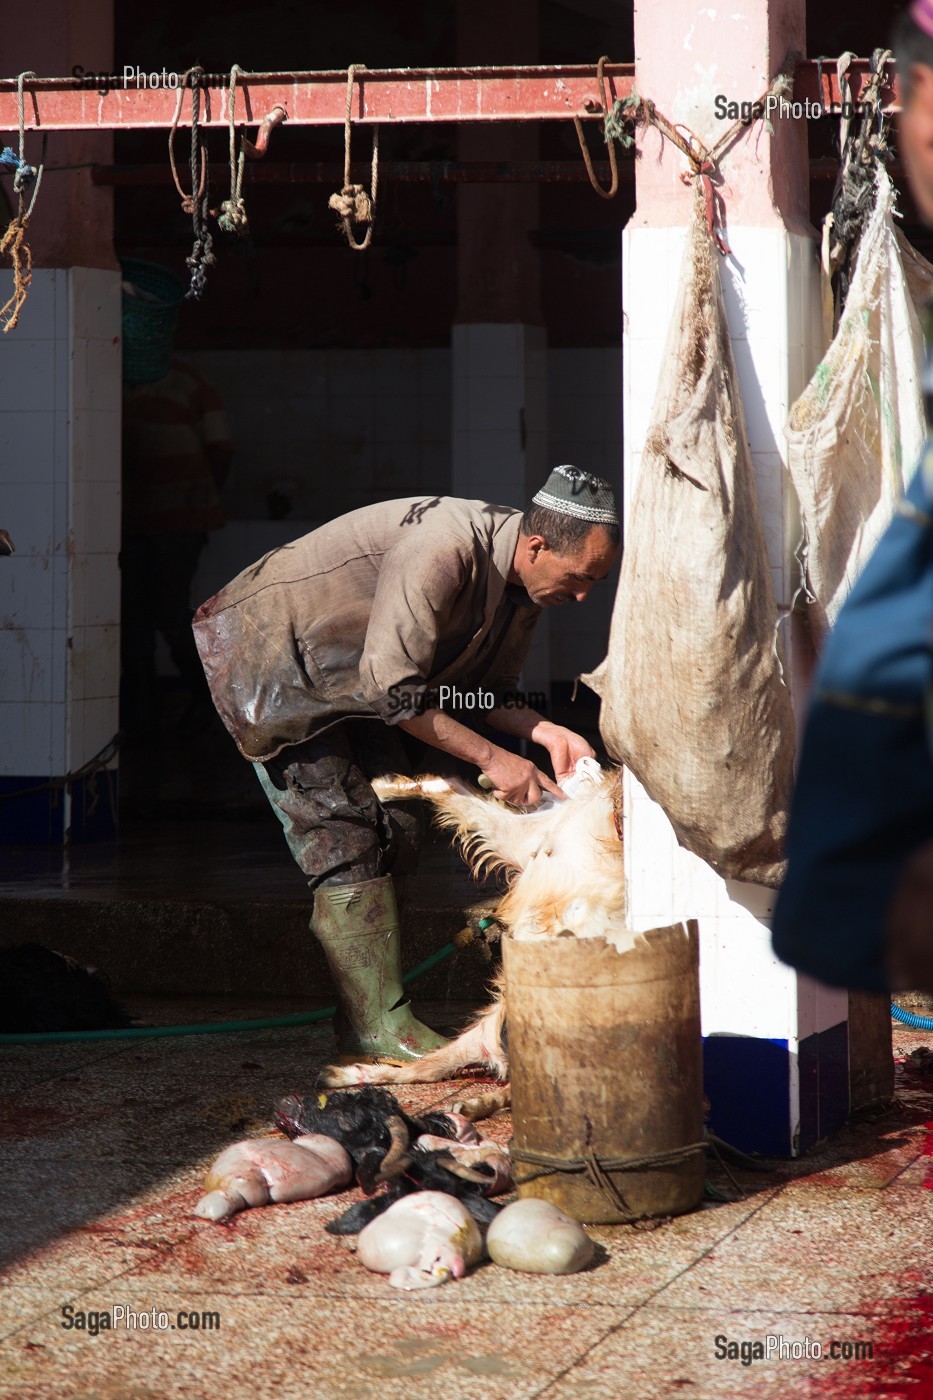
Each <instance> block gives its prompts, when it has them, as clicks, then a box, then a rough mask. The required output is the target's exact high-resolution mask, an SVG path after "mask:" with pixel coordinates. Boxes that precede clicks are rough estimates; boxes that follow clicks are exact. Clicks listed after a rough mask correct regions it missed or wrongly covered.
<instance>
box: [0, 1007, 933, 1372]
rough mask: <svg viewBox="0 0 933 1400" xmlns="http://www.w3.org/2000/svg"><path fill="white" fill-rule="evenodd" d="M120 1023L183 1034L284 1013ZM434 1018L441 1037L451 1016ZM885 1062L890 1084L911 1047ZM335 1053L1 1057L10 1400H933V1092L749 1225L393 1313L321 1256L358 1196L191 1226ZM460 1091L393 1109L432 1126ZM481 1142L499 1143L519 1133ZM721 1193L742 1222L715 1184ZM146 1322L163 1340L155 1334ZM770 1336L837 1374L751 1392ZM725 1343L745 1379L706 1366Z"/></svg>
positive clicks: (614, 1248)
mask: <svg viewBox="0 0 933 1400" xmlns="http://www.w3.org/2000/svg"><path fill="white" fill-rule="evenodd" d="M133 1009H134V1010H135V1011H137V1013H138V1014H144V1015H145V1016H146V1018H147V1019H150V1020H163V1021H165V1022H167V1023H170V1022H172V1021H175V1020H190V1019H192V1018H194V1017H195V1016H196V1017H197V1018H198V1019H201V1018H204V1019H209V1018H211V1017H220V1016H224V1015H226V1016H230V1015H241V1014H254V1015H258V1014H261V1013H268V1012H270V1011H271V1012H275V1011H279V1010H285V1009H290V1006H289V1005H288V1004H287V1003H285V1002H284V1001H281V1002H279V1003H277V1004H275V1005H272V1004H271V1003H269V1002H268V1001H263V1003H262V1005H261V1006H256V1005H254V1006H249V1007H248V1006H244V1005H242V1004H238V1005H236V1006H231V1005H230V1004H221V1003H213V1004H210V1003H206V1002H205V1003H204V1004H202V1005H199V1006H197V1007H192V1006H191V1004H190V1003H186V1004H184V1006H182V1007H180V1006H179V1005H178V1004H176V1003H169V1002H162V1003H157V1004H156V1003H148V1004H146V1005H143V1004H142V1003H138V1004H136V1005H135V1006H134V1008H133ZM421 1009H422V1011H423V1013H424V1014H425V1015H426V1016H427V1017H428V1018H429V1019H430V1018H431V1016H432V1015H433V1017H434V1019H435V1021H440V1020H442V1019H443V1020H447V1019H449V1018H450V1016H451V1014H452V1010H453V1009H452V1008H451V1007H449V1006H447V1007H440V1006H434V1007H431V1006H428V1007H425V1008H421ZM926 1039H927V1040H929V1039H930V1037H929V1036H927V1037H926ZM895 1041H896V1045H897V1053H898V1055H899V1056H900V1057H903V1055H904V1053H905V1052H906V1051H907V1050H909V1049H911V1048H912V1047H913V1046H914V1045H917V1044H921V1043H924V1036H923V1033H922V1032H910V1031H897V1032H896V1034H895ZM329 1048H330V1031H329V1028H328V1027H326V1026H323V1027H315V1028H311V1029H300V1030H286V1031H278V1032H269V1031H266V1032H262V1031H257V1032H248V1033H244V1034H239V1035H226V1036H213V1037H197V1038H179V1039H167V1040H166V1039H160V1040H149V1041H144V1042H138V1041H137V1042H132V1041H130V1042H127V1041H122V1042H121V1041H115V1042H102V1043H97V1044H94V1045H80V1046H79V1045H60V1046H57V1047H54V1048H48V1049H46V1048H43V1049H41V1050H36V1049H33V1048H27V1047H23V1048H4V1050H3V1051H2V1058H0V1170H2V1173H3V1183H4V1189H3V1193H2V1197H0V1216H2V1219H3V1225H2V1239H3V1246H4V1255H5V1260H6V1264H5V1270H4V1272H3V1273H2V1275H0V1339H2V1340H0V1396H3V1397H11V1400H12V1397H17V1400H20V1397H22V1400H40V1397H42V1400H46V1397H63V1400H64V1398H65V1397H67V1400H173V1398H174V1397H176V1396H177V1397H182V1396H184V1397H191V1396H198V1397H200V1396H214V1395H218V1396H221V1395H222V1396H225V1397H227V1396H229V1397H234V1398H235V1400H236V1398H238V1397H241V1396H242V1397H253V1396H256V1397H266V1396H269V1397H273V1396H274V1397H277V1400H281V1397H283V1396H293V1395H296V1396H297V1395H301V1396H302V1397H315V1398H316V1397H322V1400H338V1397H339V1398H340V1400H343V1397H364V1396H370V1395H372V1394H378V1396H379V1397H380V1400H402V1397H405V1400H412V1397H414V1398H415V1400H417V1398H418V1397H428V1396H431V1397H435V1396H439V1395H443V1396H444V1397H445V1400H459V1397H471V1396H476V1397H480V1396H482V1397H483V1400H499V1397H502V1400H512V1397H515V1398H516V1400H519V1398H520V1397H526V1396H527V1397H531V1396H535V1397H537V1396H547V1397H548V1400H570V1397H574V1400H576V1397H586V1400H604V1398H605V1400H620V1397H629V1396H633V1397H639V1400H653V1397H665V1396H681V1395H690V1396H693V1397H696V1400H702V1397H710V1398H711V1400H712V1397H720V1396H722V1397H725V1398H726V1400H745V1397H749V1400H751V1398H752V1397H754V1400H771V1397H778V1396H781V1397H785V1396H792V1397H796V1396H826V1397H839V1398H840V1400H842V1397H851V1400H855V1398H856V1397H858V1400H865V1397H874V1396H886V1397H890V1396H896V1397H904V1400H907V1397H917V1400H924V1397H927V1396H931V1395H933V1343H931V1340H930V1337H931V1330H933V1269H931V1268H930V1265H929V1259H930V1253H931V1248H933V1193H931V1191H930V1190H929V1189H928V1186H929V1184H930V1183H931V1182H933V1161H931V1154H933V1076H921V1075H919V1074H916V1073H914V1072H912V1071H909V1070H906V1069H904V1068H902V1069H901V1070H900V1071H899V1076H898V1077H899V1085H898V1099H897V1102H896V1104H895V1105H894V1106H893V1107H892V1108H890V1109H888V1110H887V1111H886V1112H884V1113H881V1114H879V1115H876V1116H874V1117H868V1118H865V1119H863V1120H862V1121H861V1122H860V1123H858V1124H855V1125H852V1126H850V1127H849V1128H847V1129H846V1130H845V1131H844V1132H842V1133H841V1134H839V1135H838V1136H837V1137H836V1138H835V1139H833V1140H832V1141H831V1142H829V1143H826V1144H824V1145H823V1146H822V1147H821V1148H820V1149H818V1150H817V1151H815V1152H814V1153H812V1154H810V1156H809V1157H807V1158H806V1159H804V1160H803V1161H801V1162H796V1163H776V1164H772V1165H773V1167H774V1170H772V1171H769V1172H762V1173H750V1172H739V1173H737V1174H738V1176H739V1179H740V1181H741V1183H742V1186H743V1189H744V1190H745V1192H746V1194H745V1196H744V1198H738V1199H735V1200H733V1201H732V1202H731V1203H728V1204H712V1203H711V1204H709V1205H707V1206H706V1207H705V1208H704V1209H702V1210H700V1211H697V1212H696V1213H694V1214H692V1215H689V1216H684V1217H681V1218H679V1219H675V1220H670V1221H667V1222H664V1223H661V1224H659V1225H658V1226H657V1227H656V1228H655V1229H651V1230H639V1229H634V1228H631V1227H624V1226H623V1227H615V1228H610V1227H601V1228H598V1229H594V1230H593V1231H592V1233H593V1236H594V1238H595V1239H596V1240H597V1242H598V1244H599V1246H600V1248H599V1250H598V1254H597V1259H596V1262H595V1264H594V1266H593V1267H591V1268H590V1269H589V1270H588V1271H587V1272H585V1273H582V1274H578V1275H575V1276H573V1277H570V1278H537V1277H532V1276H526V1275H519V1274H514V1273H510V1272H508V1271H506V1270H503V1269H499V1268H497V1267H496V1266H494V1265H489V1264H487V1265H485V1266H482V1267H480V1268H478V1269H477V1270H476V1271H475V1272H474V1273H473V1274H472V1275H470V1276H469V1277H468V1278H466V1279H464V1280H462V1281H460V1282H458V1283H451V1284H448V1285H446V1286H444V1287H443V1288H440V1289H437V1290H431V1291H428V1292H422V1293H419V1294H413V1295H408V1294H399V1293H396V1292H394V1291H393V1290H392V1289H391V1288H390V1287H389V1286H388V1284H387V1283H386V1282H385V1280H384V1279H382V1278H381V1277H379V1276H377V1275H374V1274H370V1273H368V1272H367V1271H366V1270H365V1269H364V1268H363V1267H362V1266H361V1265H360V1264H359V1263H358V1262H357V1261H356V1259H355V1257H354V1255H353V1252H352V1249H351V1247H350V1245H349V1244H348V1242H347V1241H345V1240H341V1239H335V1238H333V1237H331V1236H329V1235H327V1234H325V1233H324V1231H323V1228H322V1227H323V1224H324V1223H325V1222H326V1221H327V1220H328V1219H330V1218H331V1217H332V1216H334V1215H335V1214H337V1213H338V1212H339V1211H340V1210H341V1209H342V1208H343V1206H344V1205H345V1204H346V1201H347V1199H348V1196H347V1194H345V1195H343V1196H340V1197H335V1198H328V1199H324V1200H321V1201H317V1202H314V1201H312V1202H305V1203H299V1204H295V1205H290V1206H274V1207H270V1208H267V1209H264V1210H256V1211H252V1212H248V1213H246V1214H242V1215H239V1216H237V1217H235V1218H234V1221H233V1222H232V1223H231V1224H229V1225H226V1226H223V1225H215V1224H210V1223H208V1222H205V1221H200V1220H195V1219H194V1218H193V1217H192V1215H191V1208H192V1206H193V1204H194V1202H195V1201H196V1199H197V1197H198V1194H199V1185H200V1182H201V1179H202V1177H203V1174H204V1170H205V1167H206V1166H207V1165H208V1164H209V1162H210V1161H211V1159H212V1158H213V1157H214V1156H215V1155H216V1154H217V1152H218V1151H219V1150H220V1149H221V1147H222V1146H224V1145H225V1144H227V1143H229V1142H230V1141H232V1140H234V1139H236V1138H237V1137H242V1136H244V1135H252V1134H260V1135H261V1134H263V1133H267V1132H269V1131H270V1130H271V1109H272V1105H273V1104H274V1102H275V1101H276V1099H277V1098H278V1097H279V1096H280V1095H281V1094H283V1093H286V1092H290V1091H294V1090H303V1089H307V1088H309V1087H310V1086H311V1085H312V1083H313V1081H314V1078H315V1075H316V1073H317V1071H318V1069H319V1067H320V1066H321V1064H322V1063H323V1062H324V1060H325V1059H326V1057H327V1055H328V1051H329ZM461 1089H462V1085H444V1086H441V1090H440V1092H439V1091H438V1088H437V1087H436V1086H435V1087H423V1088H416V1089H412V1090H410V1091H406V1092H405V1093H404V1094H403V1096H402V1097H403V1102H405V1103H406V1105H408V1106H411V1107H425V1106H427V1104H429V1103H433V1102H438V1101H449V1100H451V1099H452V1098H453V1097H454V1096H455V1095H456V1094H457V1093H458V1092H459V1091H460V1090H461ZM492 1126H493V1131H494V1132H495V1133H496V1135H497V1136H500V1137H502V1138H507V1137H508V1135H509V1131H510V1126H509V1122H508V1119H507V1117H503V1118H500V1119H497V1120H494V1122H493V1125H492ZM710 1175H711V1178H713V1179H714V1180H715V1182H716V1184H718V1185H719V1186H720V1187H721V1188H722V1189H723V1190H724V1191H725V1192H726V1193H728V1194H730V1195H732V1196H736V1195H737V1193H736V1192H735V1191H734V1190H733V1189H732V1187H731V1186H730V1184H729V1183H728V1181H727V1180H726V1178H725V1177H724V1176H722V1175H721V1174H718V1168H715V1167H713V1168H711V1171H710ZM66 1305H70V1306H71V1307H72V1308H73V1309H74V1310H75V1311H74V1314H73V1315H74V1316H75V1317H77V1316H78V1315H79V1313H84V1314H85V1315H86V1316H87V1318H90V1316H91V1314H92V1313H100V1312H103V1311H114V1310H116V1309H118V1308H121V1307H122V1308H124V1309H126V1310H127V1312H132V1313H135V1314H136V1321H137V1325H136V1327H135V1329H123V1328H120V1329H117V1330H112V1331H109V1332H108V1331H101V1332H100V1333H99V1335H97V1336H92V1335H90V1333H89V1331H88V1330H87V1329H84V1330H81V1329H79V1328H77V1327H74V1328H71V1329H67V1328H65V1327H64V1326H63V1321H64V1320H65V1319H64V1318H63V1313H62V1309H63V1308H64V1307H65V1306H66ZM152 1309H155V1311H156V1314H159V1313H165V1314H167V1315H168V1318H169V1319H170V1320H171V1321H174V1322H175V1323H176V1325H175V1326H174V1328H173V1327H171V1326H169V1327H168V1328H167V1329H166V1330H159V1329H153V1328H152V1326H150V1327H148V1328H146V1329H143V1327H142V1325H141V1322H140V1319H141V1318H142V1317H143V1315H144V1314H146V1313H151V1311H152ZM181 1312H184V1313H185V1314H189V1313H196V1314H197V1318H198V1321H199V1322H200V1321H201V1315H202V1314H203V1313H208V1314H217V1315H218V1316H219V1330H216V1329H214V1330H201V1329H200V1328H199V1329H198V1330H194V1329H193V1327H192V1326H189V1327H188V1328H183V1327H181V1326H179V1325H178V1322H177V1318H178V1314H179V1313H181ZM189 1320H190V1319H189ZM768 1337H773V1338H775V1339H782V1340H783V1343H784V1345H786V1346H787V1347H788V1348H793V1347H794V1345H795V1344H799V1346H801V1347H803V1346H806V1345H807V1344H809V1347H810V1350H811V1353H812V1351H813V1349H814V1344H819V1345H821V1346H822V1348H823V1350H824V1357H823V1358H822V1359H819V1360H817V1359H812V1358H811V1359H809V1360H808V1359H806V1358H805V1357H804V1358H801V1359H794V1357H793V1356H792V1355H791V1356H790V1357H788V1358H787V1359H778V1358H775V1359H772V1360H770V1361H769V1360H752V1361H751V1364H747V1365H744V1364H743V1362H742V1358H741V1347H742V1344H743V1343H745V1344H746V1351H748V1348H749V1347H752V1346H754V1344H756V1343H761V1344H762V1345H764V1344H765V1341H766V1338H768ZM833 1341H835V1342H837V1343H844V1344H846V1346H848V1345H849V1344H854V1343H865V1342H868V1343H871V1345H872V1346H873V1348H874V1355H873V1358H872V1359H871V1360H866V1359H854V1358H853V1359H842V1358H839V1359H829V1358H828V1356H827V1355H825V1354H826V1353H828V1352H829V1349H830V1345H831V1343H832V1342H833ZM733 1343H734V1344H736V1346H737V1347H738V1349H739V1355H738V1356H737V1357H736V1358H735V1359H733V1358H731V1357H730V1356H729V1355H728V1354H727V1355H724V1356H722V1357H721V1358H720V1357H718V1356H717V1350H719V1351H723V1352H727V1353H728V1350H729V1347H730V1344H733ZM780 1344H781V1343H780V1342H779V1341H777V1340H775V1342H774V1343H773V1344H772V1345H774V1346H779V1345H780Z"/></svg>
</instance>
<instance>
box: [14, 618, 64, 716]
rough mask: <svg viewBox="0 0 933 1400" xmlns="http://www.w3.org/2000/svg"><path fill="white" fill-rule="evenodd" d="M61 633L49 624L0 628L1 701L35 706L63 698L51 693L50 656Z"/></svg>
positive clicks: (60, 638) (51, 673)
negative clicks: (44, 625) (48, 625)
mask: <svg viewBox="0 0 933 1400" xmlns="http://www.w3.org/2000/svg"><path fill="white" fill-rule="evenodd" d="M63 636H64V634H63V633H61V632H60V631H58V630H57V629H55V630H53V629H52V628H51V627H41V628H40V627H4V628H2V629H0V704H4V705H13V704H20V705H36V704H48V703H49V702H51V701H52V700H63V699H64V698H65V697H64V695H63V694H62V695H56V694H54V692H53V663H52V655H53V649H54V647H55V645H56V644H60V643H61V641H62V639H63Z"/></svg>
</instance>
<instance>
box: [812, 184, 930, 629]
mask: <svg viewBox="0 0 933 1400" xmlns="http://www.w3.org/2000/svg"><path fill="white" fill-rule="evenodd" d="M877 181H878V184H877V198H876V202H875V207H874V209H873V211H872V214H871V216H870V218H869V220H868V222H867V224H866V226H865V231H864V233H863V234H862V237H861V241H860V243H859V249H858V257H857V260H856V265H855V272H854V273H853V276H852V282H851V285H850V287H849V294H848V297H847V299H846V304H845V310H844V311H843V313H842V316H841V318H840V322H839V329H838V330H837V332H836V335H835V337H834V339H833V342H832V344H831V345H830V347H829V349H828V350H827V351H826V354H825V355H824V357H823V359H822V360H821V362H820V364H819V365H818V366H817V368H816V370H815V372H814V374H813V377H812V379H811V380H810V382H809V384H808V385H807V387H806V389H805V390H804V391H803V393H802V394H801V395H800V398H799V399H798V400H797V402H796V403H795V404H794V406H793V408H792V409H791V411H790V415H789V418H788V422H787V428H786V430H785V431H786V436H787V445H788V458H787V464H788V468H789V470H790V474H791V476H792V478H793V482H794V489H795V490H796V492H797V496H798V498H799V500H800V510H801V514H802V517H803V525H804V535H805V541H806V556H805V557H806V566H807V582H808V584H809V587H810V591H811V594H812V595H813V599H814V601H813V604H812V609H811V618H812V622H813V627H814V631H815V633H816V635H817V637H822V635H823V634H825V632H826V630H827V628H828V627H831V626H832V625H833V623H834V622H835V620H836V615H837V614H838V612H839V609H840V607H841V606H842V603H843V600H844V599H845V597H846V595H847V594H848V592H849V589H850V588H851V587H852V584H853V583H854V582H855V580H856V578H857V577H858V575H859V574H860V573H861V571H862V568H863V567H864V565H865V563H866V562H867V560H868V558H869V556H870V555H871V554H872V553H873V552H874V549H875V546H876V544H877V543H878V541H879V539H880V538H881V536H882V534H883V533H884V530H885V528H886V527H887V524H888V521H889V520H890V519H891V513H892V511H893V509H894V505H895V502H896V501H897V499H898V497H899V496H900V495H901V493H902V491H903V489H904V487H905V486H906V484H907V483H908V482H909V480H910V478H911V476H912V475H913V472H914V468H915V467H916V465H917V462H918V461H919V459H920V451H921V449H922V447H923V442H924V438H925V436H926V429H925V425H924V415H923V399H922V395H921V389H920V361H921V351H922V344H923V339H922V335H921V331H920V324H919V321H918V318H917V306H918V304H919V305H922V303H923V302H924V301H925V300H926V299H927V298H928V297H929V296H930V289H931V279H933V268H931V267H930V264H929V263H928V262H927V261H926V259H925V258H922V257H921V256H920V254H919V253H917V252H916V251H915V250H914V249H913V248H911V246H910V244H909V243H908V242H907V240H906V239H904V238H903V237H902V236H901V235H900V234H899V233H898V231H897V230H896V229H895V227H894V221H893V218H892V215H893V212H894V190H893V187H892V185H891V181H890V180H889V179H888V176H887V174H886V173H885V170H884V167H883V166H879V167H878V171H877Z"/></svg>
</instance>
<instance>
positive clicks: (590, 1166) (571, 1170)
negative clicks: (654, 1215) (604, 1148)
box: [510, 1139, 706, 1217]
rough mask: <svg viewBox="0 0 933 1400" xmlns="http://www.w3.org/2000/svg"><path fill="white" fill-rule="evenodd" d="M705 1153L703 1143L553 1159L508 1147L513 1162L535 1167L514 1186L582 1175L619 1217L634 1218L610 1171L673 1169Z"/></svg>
mask: <svg viewBox="0 0 933 1400" xmlns="http://www.w3.org/2000/svg"><path fill="white" fill-rule="evenodd" d="M705 1151H706V1141H705V1139H704V1140H701V1141H700V1142H690V1143H686V1144H685V1145H684V1146H683V1147H672V1148H670V1149H669V1150H668V1151H666V1152H651V1153H648V1154H646V1155H645V1156H643V1157H600V1156H598V1154H597V1153H596V1152H595V1151H594V1150H593V1149H590V1150H589V1151H588V1152H586V1153H585V1154H584V1155H583V1156H582V1157H555V1156H553V1155H552V1154H551V1153H550V1152H535V1151H532V1150H531V1149H530V1148H526V1147H516V1146H515V1145H514V1143H513V1145H512V1147H511V1148H510V1152H511V1156H512V1161H513V1162H522V1163H524V1164H525V1165H526V1166H529V1167H536V1168H537V1169H538V1170H537V1171H532V1172H526V1174H525V1175H524V1176H516V1177H515V1178H514V1180H515V1185H516V1186H525V1185H527V1184H528V1183H529V1182H532V1181H538V1180H539V1179H540V1178H541V1177H543V1176H556V1175H558V1174H559V1173H568V1174H570V1175H577V1176H579V1175H581V1174H582V1175H584V1176H585V1177H586V1179H587V1181H588V1182H589V1183H590V1185H591V1186H593V1187H595V1189H596V1190H597V1191H598V1192H599V1193H600V1195H601V1196H603V1198H604V1199H605V1200H606V1201H607V1202H608V1203H609V1204H610V1205H611V1206H612V1207H613V1209H615V1210H617V1211H619V1212H620V1214H622V1215H630V1216H633V1217H634V1215H635V1212H634V1211H633V1210H632V1208H631V1206H630V1205H629V1204H628V1202H627V1201H626V1199H625V1197H624V1195H623V1194H622V1191H621V1190H620V1188H619V1186H618V1184H617V1183H616V1182H615V1181H613V1179H612V1177H611V1176H610V1175H609V1173H610V1172H631V1171H642V1170H645V1169H647V1168H650V1167H673V1166H677V1165H678V1163H680V1162H685V1161H687V1159H688V1158H689V1157H692V1156H693V1155H694V1154H695V1153H697V1152H705Z"/></svg>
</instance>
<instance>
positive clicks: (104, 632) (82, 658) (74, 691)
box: [68, 623, 120, 700]
mask: <svg viewBox="0 0 933 1400" xmlns="http://www.w3.org/2000/svg"><path fill="white" fill-rule="evenodd" d="M119 692H120V629H119V627H117V626H116V624H113V623H111V624H110V625H106V626H100V627H95V626H91V627H80V628H75V630H74V632H73V634H72V645H71V649H70V652H69V688H68V695H69V699H71V700H101V699H112V698H113V697H114V696H116V695H119Z"/></svg>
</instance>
